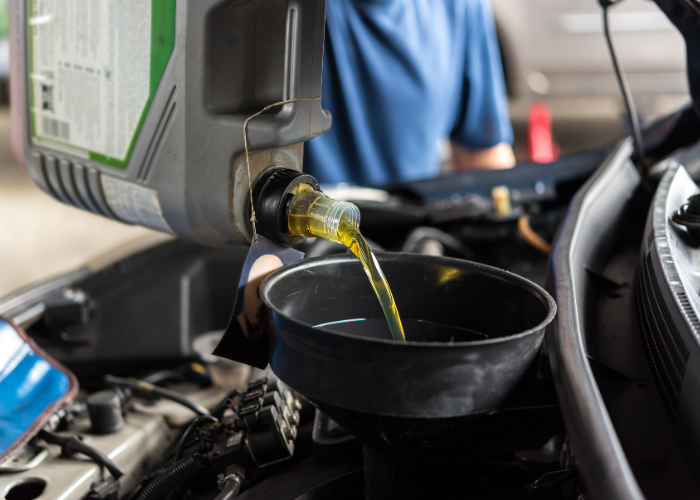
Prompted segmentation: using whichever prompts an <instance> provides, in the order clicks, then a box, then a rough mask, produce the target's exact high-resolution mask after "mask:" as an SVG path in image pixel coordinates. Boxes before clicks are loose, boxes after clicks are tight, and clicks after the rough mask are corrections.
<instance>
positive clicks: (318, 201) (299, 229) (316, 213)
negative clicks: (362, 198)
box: [289, 183, 360, 246]
mask: <svg viewBox="0 0 700 500" xmlns="http://www.w3.org/2000/svg"><path fill="white" fill-rule="evenodd" d="M292 193H293V194H294V197H293V198H292V201H291V203H290V205H289V233H290V235H291V236H292V237H307V238H310V237H319V238H325V239H327V240H331V241H334V242H336V243H341V244H343V245H345V246H349V245H350V243H351V242H352V240H353V239H354V236H355V235H356V234H357V232H358V231H359V226H360V210H359V209H358V208H357V207H356V206H355V205H353V204H352V203H349V202H347V201H338V200H334V199H332V198H329V197H328V196H325V195H324V194H323V193H321V192H320V191H317V190H315V189H314V188H313V187H312V186H311V185H309V184H305V183H302V184H299V185H297V186H295V187H294V189H293V190H292Z"/></svg>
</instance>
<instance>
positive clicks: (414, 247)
mask: <svg viewBox="0 0 700 500" xmlns="http://www.w3.org/2000/svg"><path fill="white" fill-rule="evenodd" d="M424 240H435V241H437V242H439V243H441V244H442V245H444V246H446V247H447V248H448V249H450V250H452V251H453V252H454V253H456V254H457V255H459V256H460V257H462V258H464V259H473V258H474V252H473V251H472V250H470V249H469V248H467V247H465V246H464V245H463V244H462V242H461V241H459V240H458V239H457V238H455V237H454V236H452V235H450V234H447V233H445V232H443V231H440V230H439V229H435V228H434V227H417V228H416V229H414V230H413V231H411V234H409V235H408V238H406V241H405V242H404V244H403V246H402V247H401V251H402V252H410V253H415V252H417V251H418V245H419V244H420V243H421V242H422V241H424Z"/></svg>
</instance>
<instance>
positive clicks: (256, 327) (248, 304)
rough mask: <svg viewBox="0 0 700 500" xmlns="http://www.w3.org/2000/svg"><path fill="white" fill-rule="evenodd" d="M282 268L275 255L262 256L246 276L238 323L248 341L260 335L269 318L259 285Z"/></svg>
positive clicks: (268, 311)
mask: <svg viewBox="0 0 700 500" xmlns="http://www.w3.org/2000/svg"><path fill="white" fill-rule="evenodd" d="M280 267H282V261H281V260H280V259H279V258H278V257H277V256H275V255H262V256H261V257H259V258H258V260H256V261H255V262H254V263H253V266H252V267H251V268H250V274H249V275H248V283H247V284H246V286H245V288H244V289H243V312H242V313H241V314H239V315H238V318H236V319H237V320H238V323H239V324H240V325H241V328H242V329H243V333H244V334H245V336H246V337H247V338H249V339H250V340H256V339H258V338H259V337H260V335H262V332H263V327H264V326H265V324H266V323H267V320H268V318H269V316H270V310H269V309H268V307H267V306H266V305H265V302H263V300H262V297H260V283H262V280H263V279H265V277H266V276H267V275H268V274H270V273H271V272H272V271H274V270H275V269H278V268H280Z"/></svg>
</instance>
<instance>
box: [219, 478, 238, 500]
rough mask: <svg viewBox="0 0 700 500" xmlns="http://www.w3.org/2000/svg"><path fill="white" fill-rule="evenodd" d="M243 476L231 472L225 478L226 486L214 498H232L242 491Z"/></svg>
mask: <svg viewBox="0 0 700 500" xmlns="http://www.w3.org/2000/svg"><path fill="white" fill-rule="evenodd" d="M241 481H242V480H241V476H239V475H238V474H231V475H230V476H226V479H224V487H223V488H222V489H221V493H219V494H218V495H217V497H216V498H215V499H214V500H232V499H233V498H236V495H238V492H239V491H241Z"/></svg>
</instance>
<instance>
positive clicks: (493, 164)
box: [452, 141, 515, 170]
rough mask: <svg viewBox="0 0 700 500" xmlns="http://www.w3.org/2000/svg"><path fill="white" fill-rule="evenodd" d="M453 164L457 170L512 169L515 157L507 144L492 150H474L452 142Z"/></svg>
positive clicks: (504, 143)
mask: <svg viewBox="0 0 700 500" xmlns="http://www.w3.org/2000/svg"><path fill="white" fill-rule="evenodd" d="M452 163H453V165H454V169H455V170H479V169H502V168H511V167H513V166H515V155H514V154H513V148H512V147H511V145H510V144H508V143H507V142H502V143H500V144H496V145H495V146H493V147H491V148H485V149H472V148H467V147H464V146H460V145H459V144H457V143H455V142H454V141H452Z"/></svg>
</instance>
